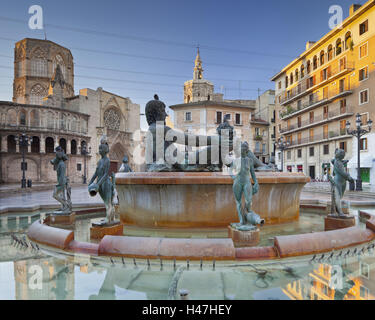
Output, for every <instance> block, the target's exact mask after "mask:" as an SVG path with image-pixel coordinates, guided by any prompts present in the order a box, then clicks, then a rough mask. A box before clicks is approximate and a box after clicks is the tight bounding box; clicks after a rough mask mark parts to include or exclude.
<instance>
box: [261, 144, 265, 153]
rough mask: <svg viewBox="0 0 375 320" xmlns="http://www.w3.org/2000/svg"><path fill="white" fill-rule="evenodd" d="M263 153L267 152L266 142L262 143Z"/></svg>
mask: <svg viewBox="0 0 375 320" xmlns="http://www.w3.org/2000/svg"><path fill="white" fill-rule="evenodd" d="M262 153H263V154H265V153H266V144H265V143H263V144H262Z"/></svg>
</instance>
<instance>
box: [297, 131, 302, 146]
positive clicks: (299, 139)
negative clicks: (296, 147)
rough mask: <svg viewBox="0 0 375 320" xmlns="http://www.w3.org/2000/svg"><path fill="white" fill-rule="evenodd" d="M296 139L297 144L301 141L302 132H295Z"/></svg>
mask: <svg viewBox="0 0 375 320" xmlns="http://www.w3.org/2000/svg"><path fill="white" fill-rule="evenodd" d="M297 141H298V144H301V141H302V134H301V132H298V134H297Z"/></svg>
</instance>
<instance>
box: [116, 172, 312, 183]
mask: <svg viewBox="0 0 375 320" xmlns="http://www.w3.org/2000/svg"><path fill="white" fill-rule="evenodd" d="M256 176H257V178H258V182H259V184H296V183H301V184H305V183H307V182H310V177H307V176H306V175H305V174H303V173H302V172H256ZM139 184H148V185H153V184H156V185H158V184H172V185H173V184H176V185H177V184H185V185H189V184H202V185H210V184H233V179H232V178H231V176H230V175H229V174H226V173H222V172H127V173H116V185H139Z"/></svg>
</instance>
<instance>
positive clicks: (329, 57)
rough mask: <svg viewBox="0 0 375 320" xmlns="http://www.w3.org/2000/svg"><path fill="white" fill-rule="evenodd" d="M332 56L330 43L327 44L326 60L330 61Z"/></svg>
mask: <svg viewBox="0 0 375 320" xmlns="http://www.w3.org/2000/svg"><path fill="white" fill-rule="evenodd" d="M332 58H333V47H332V45H329V46H328V53H327V60H328V61H330V60H332Z"/></svg>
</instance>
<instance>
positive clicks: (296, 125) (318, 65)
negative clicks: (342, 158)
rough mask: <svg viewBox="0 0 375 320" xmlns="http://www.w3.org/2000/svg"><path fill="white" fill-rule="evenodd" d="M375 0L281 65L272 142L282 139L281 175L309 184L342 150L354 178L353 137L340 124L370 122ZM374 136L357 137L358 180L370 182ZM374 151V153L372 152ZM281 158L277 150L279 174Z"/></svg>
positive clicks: (374, 178)
mask: <svg viewBox="0 0 375 320" xmlns="http://www.w3.org/2000/svg"><path fill="white" fill-rule="evenodd" d="M374 70H375V1H373V0H371V1H368V2H367V3H366V4H364V5H362V6H361V5H355V4H354V5H352V6H351V7H350V10H349V17H347V18H346V19H345V20H344V21H343V23H342V26H341V27H336V28H335V29H333V30H331V31H330V32H329V33H327V34H326V35H324V36H323V37H322V38H321V39H319V40H318V41H316V42H312V41H308V42H307V44H306V50H305V51H304V52H303V53H302V54H301V55H300V56H299V57H298V58H296V59H295V60H293V61H292V62H290V63H289V64H288V65H287V66H285V67H284V68H283V69H282V70H281V71H280V72H279V73H277V74H276V75H275V76H274V77H273V78H272V80H273V81H274V82H275V97H276V99H275V110H276V112H275V116H276V140H278V139H279V138H280V137H282V136H283V137H284V139H285V140H286V141H288V142H289V147H288V148H287V149H286V150H285V151H284V168H283V170H284V171H292V172H304V173H305V174H306V175H308V176H310V177H311V178H312V179H315V178H321V177H324V176H325V174H326V173H328V172H330V171H331V165H330V161H331V159H332V158H333V157H334V152H335V149H336V148H341V149H344V150H345V151H346V159H350V161H349V163H348V168H349V169H350V171H351V174H352V175H353V176H354V177H355V176H356V167H357V160H356V157H357V156H356V153H355V152H353V151H355V148H354V150H353V147H354V146H355V143H353V142H354V138H353V137H352V136H351V135H348V134H347V131H346V122H347V121H350V123H351V126H352V129H353V128H354V126H355V115H356V114H357V113H359V114H360V115H361V118H362V123H363V125H364V126H366V125H367V121H368V119H370V118H371V119H374V118H375V89H374V88H375V72H374ZM374 139H375V137H374V134H373V133H370V134H368V135H365V136H363V138H362V140H361V143H360V146H359V147H360V148H361V157H362V159H363V162H362V161H361V167H362V170H361V175H362V180H363V181H364V182H372V183H375V169H374V161H373V158H374V151H372V152H371V151H370V147H369V146H370V145H372V144H374ZM372 150H374V149H372ZM282 156H283V153H281V152H280V151H279V150H277V157H276V163H277V164H278V166H279V168H280V169H281V165H280V164H281V157H282Z"/></svg>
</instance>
